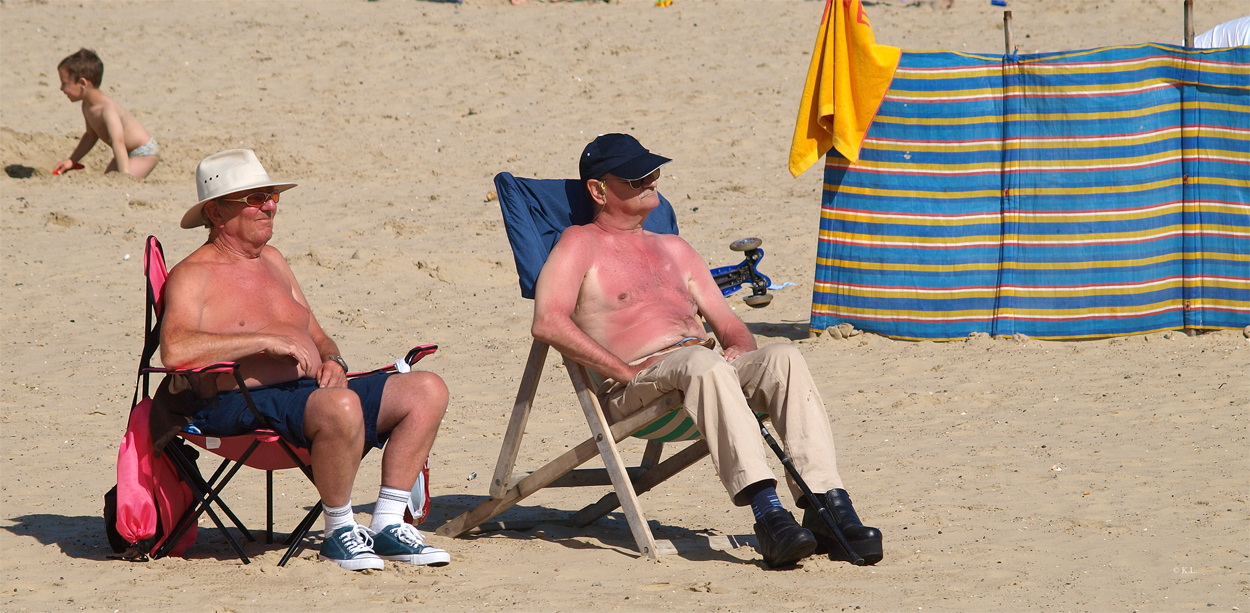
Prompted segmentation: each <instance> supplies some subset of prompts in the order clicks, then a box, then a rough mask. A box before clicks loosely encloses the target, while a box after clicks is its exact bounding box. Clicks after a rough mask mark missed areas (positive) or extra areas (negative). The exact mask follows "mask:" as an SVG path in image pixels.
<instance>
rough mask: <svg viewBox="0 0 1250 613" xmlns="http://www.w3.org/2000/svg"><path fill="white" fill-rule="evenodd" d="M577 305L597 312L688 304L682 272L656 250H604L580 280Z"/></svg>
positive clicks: (687, 294)
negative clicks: (580, 286) (580, 288)
mask: <svg viewBox="0 0 1250 613" xmlns="http://www.w3.org/2000/svg"><path fill="white" fill-rule="evenodd" d="M582 290H583V291H582V293H581V298H582V300H579V303H580V304H579V307H580V308H584V309H588V310H597V311H608V312H613V311H622V310H631V309H635V308H651V307H653V306H654V305H657V304H664V305H669V307H670V308H671V307H672V306H677V307H678V308H684V307H686V306H688V305H690V304H691V303H692V299H691V297H690V290H689V288H688V286H687V279H686V274H685V272H684V271H682V270H681V268H680V267H679V266H677V265H675V264H674V263H673V261H672V259H671V258H669V257H667V256H666V255H665V254H664V253H662V252H661V251H660V250H659V249H657V248H654V247H650V248H646V249H621V250H611V251H605V252H604V253H602V254H600V257H597V258H596V262H595V265H594V266H593V267H591V269H590V271H589V272H588V274H587V276H586V279H584V280H583V288H582Z"/></svg>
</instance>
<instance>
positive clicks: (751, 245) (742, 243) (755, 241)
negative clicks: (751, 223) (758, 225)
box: [729, 238, 764, 251]
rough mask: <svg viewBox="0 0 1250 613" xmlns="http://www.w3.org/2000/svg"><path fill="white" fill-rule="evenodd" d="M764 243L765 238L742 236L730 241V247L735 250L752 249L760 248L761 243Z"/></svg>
mask: <svg viewBox="0 0 1250 613" xmlns="http://www.w3.org/2000/svg"><path fill="white" fill-rule="evenodd" d="M763 244H764V241H763V239H759V238H740V239H738V240H736V241H734V242H732V243H729V248H730V249H732V250H734V251H750V250H752V249H759V248H760V245H763Z"/></svg>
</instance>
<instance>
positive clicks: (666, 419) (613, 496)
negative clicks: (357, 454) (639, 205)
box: [435, 173, 708, 559]
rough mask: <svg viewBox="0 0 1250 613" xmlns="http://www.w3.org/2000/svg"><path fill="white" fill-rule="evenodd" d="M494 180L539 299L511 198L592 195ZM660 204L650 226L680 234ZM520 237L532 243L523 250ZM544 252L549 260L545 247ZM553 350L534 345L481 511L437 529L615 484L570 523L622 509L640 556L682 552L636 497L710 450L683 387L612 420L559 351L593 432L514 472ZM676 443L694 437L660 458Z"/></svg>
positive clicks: (451, 531)
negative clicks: (554, 494)
mask: <svg viewBox="0 0 1250 613" xmlns="http://www.w3.org/2000/svg"><path fill="white" fill-rule="evenodd" d="M495 185H496V188H497V191H498V194H499V202H500V206H501V208H503V210H504V219H505V226H507V227H508V233H509V241H510V243H511V244H512V248H513V254H514V256H516V258H517V265H518V272H520V273H521V290H522V291H521V293H522V295H523V296H525V297H527V298H530V297H533V294H532V285H531V284H532V282H533V280H534V279H536V278H537V271H536V270H534V269H533V265H532V263H527V262H526V258H527V256H525V255H522V252H525V251H528V252H529V253H530V254H532V253H533V251H534V250H535V249H538V248H539V247H538V245H537V241H532V240H529V241H527V239H526V238H524V237H519V236H518V235H517V234H518V233H522V230H520V229H518V228H514V227H513V226H512V225H511V224H509V223H508V222H509V219H510V215H516V214H517V213H515V212H512V211H510V209H509V207H510V206H512V203H511V202H510V200H511V199H516V200H518V201H519V200H522V199H527V198H529V199H534V198H537V199H540V200H541V199H545V198H546V197H554V198H556V199H558V198H560V197H561V195H562V194H563V195H565V196H564V197H567V198H579V197H580V198H586V199H588V198H589V197H588V196H586V195H585V194H584V192H585V188H584V187H583V186H580V185H579V184H578V182H576V181H556V180H536V179H520V178H516V177H513V176H512V175H510V174H508V173H500V174H499V175H497V176H496V177H495ZM660 201H661V206H660V208H659V209H657V211H655V212H653V217H655V216H656V214H657V213H658V214H659V216H658V217H655V221H656V224H657V225H656V226H654V228H653V227H652V226H650V225H648V229H652V230H653V231H665V230H662V229H659V228H661V227H662V226H665V225H666V224H667V226H668V227H669V228H671V229H669V230H667V231H668V232H670V233H671V232H676V218H675V216H674V214H673V210H672V207H671V205H670V204H669V203H668V201H667V200H665V199H664V197H663V196H660ZM566 204H568V205H569V208H570V209H578V206H579V205H577V204H575V203H572V202H567V203H566ZM588 206H589V205H588V204H587V203H585V202H583V203H581V204H580V208H581V209H582V210H581V211H580V212H579V211H578V210H573V211H572V212H571V213H570V212H569V210H567V209H566V210H564V211H559V212H558V214H553V212H555V211H553V210H548V211H544V212H542V213H539V214H538V217H541V218H542V219H541V220H540V221H541V222H542V224H551V223H555V221H553V220H555V219H561V218H562V219H564V220H565V221H563V223H564V224H565V225H567V224H568V223H569V222H570V221H571V223H585V221H581V222H579V221H578V219H579V215H580V216H581V219H583V220H588V219H589V217H587V216H586V213H585V210H586V209H587V208H588ZM647 223H648V224H651V223H652V218H648V221H647ZM551 229H552V228H550V227H547V226H544V227H541V228H537V229H536V230H533V231H536V232H538V233H540V234H548V235H549V234H550V230H551ZM559 229H561V230H562V229H563V228H559ZM518 240H519V241H522V242H527V243H528V244H524V245H523V246H522V247H521V249H518V244H519V243H518ZM545 248H546V249H550V245H545ZM543 257H544V259H545V252H544V256H543ZM549 349H550V346H549V345H547V344H546V343H544V342H542V341H539V340H537V339H535V340H534V341H533V344H532V345H531V346H530V352H529V357H528V359H527V360H526V363H525V372H524V374H523V375H522V377H521V384H520V387H519V389H518V391H517V396H516V402H515V403H514V404H513V406H512V417H511V418H510V419H509V421H508V430H507V433H506V434H505V435H504V437H503V445H502V446H501V448H500V450H499V460H498V462H497V463H496V465H495V474H494V477H493V478H492V479H491V484H490V498H489V499H487V500H485V501H483V502H482V503H481V504H479V505H478V506H477V507H476V508H474V509H472V510H470V511H468V512H465V513H463V514H461V515H459V516H457V517H455V518H454V519H452V520H450V521H448V522H447V523H445V524H443V525H442V526H440V527H439V528H438V529H437V530H436V531H435V533H436V534H439V535H441V536H449V537H458V536H462V535H464V534H466V533H468V532H469V531H471V530H473V529H475V528H478V527H479V526H481V525H482V524H483V523H484V522H486V521H488V520H490V519H491V518H493V517H495V516H497V515H499V514H500V513H503V512H504V511H506V510H507V509H509V508H511V507H512V506H514V505H516V504H517V503H519V502H520V501H522V500H524V499H525V498H527V497H529V496H530V495H532V494H534V493H536V492H538V491H539V490H542V489H545V488H549V487H583V486H605V485H611V486H612V487H613V489H614V491H613V492H611V493H609V494H607V495H605V496H603V497H602V498H601V499H599V500H598V501H597V502H595V503H592V504H590V505H588V506H586V507H585V508H583V509H581V510H580V511H577V512H576V513H574V514H573V516H572V517H571V523H572V524H573V525H574V526H577V527H585V526H588V525H590V524H591V523H592V522H594V521H595V520H597V519H599V518H601V517H603V516H605V515H607V514H608V513H611V512H612V511H614V510H616V509H617V508H618V507H621V508H622V509H623V511H624V513H625V517H626V519H627V521H628V522H629V528H630V531H631V532H632V533H633V536H634V543H635V545H636V546H637V549H638V551H639V552H640V553H641V554H642V555H644V556H647V557H649V558H652V559H654V558H656V557H658V556H659V555H661V554H666V553H675V552H676V550H675V549H674V548H673V547H672V545H671V544H670V543H668V542H667V541H659V542H657V541H656V540H655V537H654V536H653V535H652V534H651V528H650V527H649V526H648V525H647V521H646V517H645V515H644V513H643V510H642V506H641V504H640V503H639V501H638V495H639V494H642V493H644V492H647V491H649V490H651V489H652V488H654V487H655V486H657V485H659V484H660V483H663V482H664V481H666V480H667V479H669V478H670V477H672V476H674V475H676V474H677V473H679V472H681V471H682V470H684V469H686V468H687V467H689V466H690V465H692V464H694V463H695V462H698V461H699V460H701V459H703V457H705V456H707V455H708V448H707V442H706V441H704V440H702V438H701V437H700V435H699V433H698V430H697V429H695V427H694V422H693V420H691V419H690V418H689V416H687V415H686V414H685V413H684V412H683V411H681V410H680V405H681V402H682V394H681V393H680V392H671V393H669V394H667V395H665V396H662V397H661V398H659V399H657V400H656V401H655V402H653V403H651V404H650V405H648V406H646V407H644V408H642V409H641V410H639V411H637V412H635V413H633V414H632V415H629V416H628V417H626V418H625V419H622V420H621V421H618V422H616V423H614V424H610V423H609V422H608V419H607V416H606V415H605V414H604V412H603V407H601V406H600V405H599V400H598V398H597V397H596V395H595V392H594V389H595V388H594V387H592V381H593V379H592V378H591V373H590V371H589V370H588V369H587V368H586V367H585V366H582V365H581V364H579V363H577V362H575V361H573V360H571V359H569V358H568V357H566V356H561V357H563V358H564V366H565V370H567V371H568V373H569V378H570V380H571V381H572V384H573V390H574V392H575V393H576V395H577V400H578V403H579V404H580V405H581V408H582V414H583V415H584V416H585V418H586V423H587V425H588V426H589V427H590V434H591V436H590V438H587V439H586V440H584V441H582V442H581V443H580V444H578V445H576V446H575V447H573V448H572V449H570V450H569V451H566V452H565V453H563V454H562V455H560V456H559V457H557V458H556V459H554V460H552V461H550V462H549V463H547V464H546V465H544V466H542V467H541V468H539V469H538V470H535V471H534V472H531V473H528V474H526V475H524V476H519V477H516V476H514V471H515V468H516V460H517V454H518V452H519V451H520V447H521V439H522V437H523V435H524V433H525V426H526V423H527V422H528V421H529V416H530V411H531V410H532V408H533V405H534V396H535V393H536V392H537V390H538V382H539V380H540V379H541V378H542V372H543V366H544V364H545V363H546V360H547V354H548V350H549ZM629 436H637V437H639V438H644V439H647V440H648V442H647V446H646V449H645V450H644V451H643V454H642V459H641V461H640V463H639V465H638V466H636V467H626V465H625V461H624V460H623V459H622V456H621V453H620V449H619V448H618V447H617V443H619V442H620V441H622V440H624V439H625V438H627V437H629ZM677 441H694V442H692V443H691V444H690V445H688V446H686V447H684V448H683V449H681V450H680V451H679V452H677V453H676V454H674V455H672V456H671V457H669V458H667V459H665V460H663V461H661V457H662V454H663V450H664V443H666V442H677ZM596 456H599V457H601V458H602V459H603V463H604V468H600V469H580V470H579V469H578V467H580V466H581V465H582V464H585V463H586V462H587V461H589V460H590V459H592V458H594V457H596ZM504 527H510V526H504Z"/></svg>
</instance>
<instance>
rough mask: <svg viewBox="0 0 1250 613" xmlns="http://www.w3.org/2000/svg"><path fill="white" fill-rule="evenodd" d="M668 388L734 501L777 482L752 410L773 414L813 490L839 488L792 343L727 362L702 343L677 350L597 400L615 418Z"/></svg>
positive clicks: (816, 405) (819, 409) (823, 424)
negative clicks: (704, 441) (749, 490)
mask: <svg viewBox="0 0 1250 613" xmlns="http://www.w3.org/2000/svg"><path fill="white" fill-rule="evenodd" d="M674 390H678V391H681V392H682V393H683V395H684V399H683V404H682V406H683V408H684V410H685V411H686V413H688V414H689V415H690V417H691V418H692V419H693V420H694V423H695V425H696V426H697V427H698V428H699V432H701V433H702V434H703V437H704V438H705V439H707V444H708V449H709V451H710V452H711V455H712V464H713V465H714V466H715V467H716V470H717V472H718V473H720V478H721V482H722V483H723V484H724V485H725V490H726V491H728V492H729V494H730V496H731V497H733V500H734V503H735V504H737V505H739V506H743V505H746V504H749V503H750V501H749V500H744V499H740V497H739V494H740V493H741V492H742V489H743V488H744V487H746V486H748V485H751V484H752V483H756V482H759V481H766V480H767V481H772V482H773V483H776V477H775V476H774V475H773V471H772V469H770V468H769V467H768V462H767V461H766V459H765V454H764V447H765V445H764V439H763V437H762V436H760V429H759V422H757V421H756V420H755V415H754V413H753V411H754V412H758V413H766V414H768V416H769V417H770V418H771V419H772V422H773V426H774V427H775V428H776V430H777V434H778V436H779V437H780V439H781V444H782V446H783V447H784V448H785V450H786V453H788V454H789V455H790V459H791V461H792V462H794V467H795V469H796V470H797V471H798V473H799V474H800V475H802V477H803V480H804V481H806V482H807V485H808V487H810V488H811V489H812V491H813V492H816V493H823V492H825V491H828V490H830V489H833V488H840V487H842V478H841V477H840V476H839V475H838V467H837V459H836V457H835V455H834V449H833V431H832V430H831V429H830V427H829V417H828V416H827V415H826V414H825V405H824V402H822V401H821V399H820V394H819V393H818V392H817V390H816V383H815V381H813V380H812V375H811V373H810V372H808V370H807V362H806V361H805V360H804V359H803V355H802V354H800V353H799V351H798V349H795V348H794V347H793V346H791V345H789V344H786V343H777V344H772V345H765V346H764V347H761V348H760V349H758V350H756V351H752V352H750V353H746V354H743V355H741V356H739V357H738V358H737V359H735V360H734V361H733V362H726V361H725V358H724V357H722V356H721V354H719V353H717V352H715V351H712V350H710V349H706V348H704V347H701V346H692V347H683V348H681V349H677V350H675V351H673V352H671V353H668V354H666V355H664V356H663V357H661V358H660V359H659V360H657V361H656V362H655V363H653V364H652V365H651V366H648V367H647V368H646V369H645V370H643V371H642V372H640V373H638V375H637V376H635V377H634V379H633V380H632V381H630V382H629V383H627V384H622V383H620V382H615V383H613V384H612V385H611V386H610V387H608V388H607V389H606V390H605V391H604V393H603V394H602V395H601V396H600V403H601V404H602V405H603V407H604V409H605V410H606V411H607V413H608V418H609V419H610V420H612V421H613V422H615V421H618V420H620V419H622V418H624V417H625V416H627V415H629V414H631V413H633V412H635V411H637V410H639V409H641V408H642V407H644V406H646V405H647V404H649V403H651V402H653V401H655V400H656V399H657V398H659V397H661V396H663V395H665V394H667V393H669V392H671V391H674ZM786 481H787V482H788V484H789V486H790V492H791V494H793V495H794V499H795V500H799V499H801V498H802V496H803V492H802V490H800V489H799V488H798V486H796V485H795V484H794V483H793V482H792V480H791V479H790V476H789V475H786Z"/></svg>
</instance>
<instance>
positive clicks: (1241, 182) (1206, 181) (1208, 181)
mask: <svg viewBox="0 0 1250 613" xmlns="http://www.w3.org/2000/svg"><path fill="white" fill-rule="evenodd" d="M1189 182H1190V183H1191V184H1194V185H1227V186H1229V187H1242V188H1246V187H1250V179H1226V178H1224V177H1195V178H1191V179H1190V180H1189Z"/></svg>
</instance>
